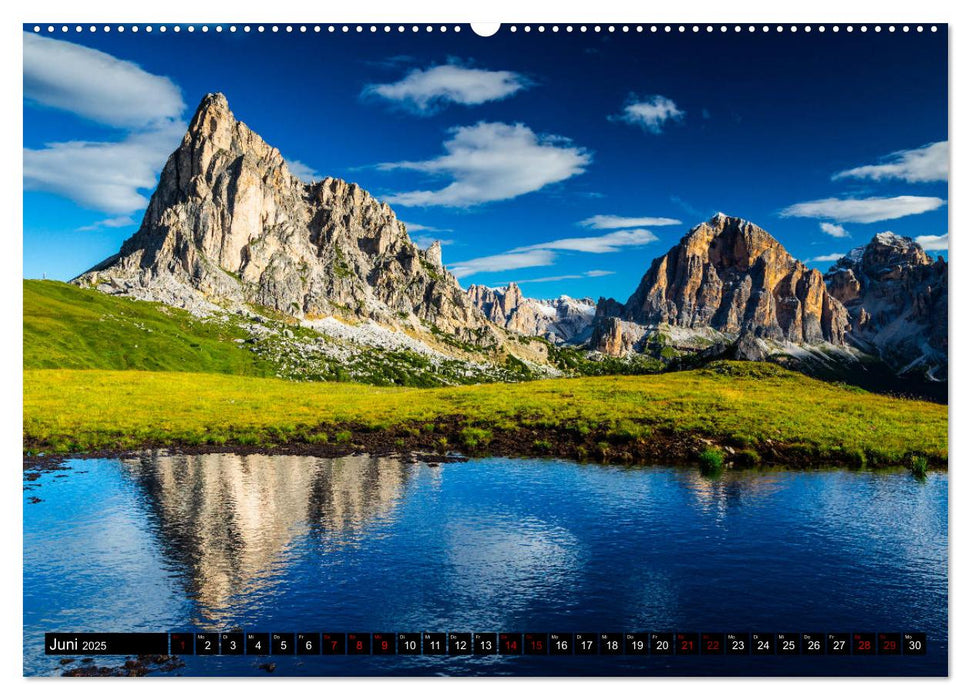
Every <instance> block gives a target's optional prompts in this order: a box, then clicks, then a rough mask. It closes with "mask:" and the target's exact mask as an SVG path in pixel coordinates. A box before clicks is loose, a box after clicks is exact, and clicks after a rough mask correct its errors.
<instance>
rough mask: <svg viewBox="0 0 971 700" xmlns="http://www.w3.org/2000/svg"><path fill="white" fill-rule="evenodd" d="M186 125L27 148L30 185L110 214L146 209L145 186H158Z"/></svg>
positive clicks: (26, 172) (27, 186)
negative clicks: (116, 138) (110, 138)
mask: <svg viewBox="0 0 971 700" xmlns="http://www.w3.org/2000/svg"><path fill="white" fill-rule="evenodd" d="M184 131H185V125H183V124H177V123H172V124H169V125H168V126H167V127H165V128H164V129H159V130H157V131H151V132H145V133H135V134H131V135H129V136H128V137H126V138H125V139H123V140H121V141H115V142H98V141H65V142H61V143H49V144H46V145H45V146H44V147H43V148H39V149H32V148H25V149H24V189H25V190H38V191H42V192H52V193H53V194H58V195H61V196H62V197H67V198H68V199H70V200H73V201H74V202H77V203H78V204H80V205H81V206H84V207H88V208H90V209H94V210H97V211H103V212H106V213H108V214H128V213H131V212H133V211H135V210H137V209H142V208H143V207H145V206H146V205H147V204H148V198H147V197H146V196H145V195H144V194H142V193H141V192H140V190H147V189H151V188H152V187H154V186H155V183H156V179H157V174H158V172H159V171H160V170H161V169H162V165H163V164H164V163H165V159H166V157H167V156H168V154H169V153H171V152H172V151H173V150H175V147H176V146H177V145H178V144H179V139H180V138H181V137H182V133H183V132H184Z"/></svg>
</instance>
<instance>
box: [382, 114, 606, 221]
mask: <svg viewBox="0 0 971 700" xmlns="http://www.w3.org/2000/svg"><path fill="white" fill-rule="evenodd" d="M450 134H451V136H450V138H449V139H448V140H447V141H446V142H445V143H444V147H445V154H444V155H441V156H438V157H437V158H432V159H430V160H424V161H402V162H398V163H382V164H380V165H379V166H378V167H379V168H381V169H383V170H395V169H399V170H412V171H415V172H421V173H427V174H429V175H437V176H443V177H448V178H450V179H451V180H452V182H451V183H450V184H448V185H447V186H446V187H444V188H442V189H439V190H415V191H411V192H399V193H396V194H393V195H391V196H389V197H386V199H387V200H388V201H389V202H392V203H395V204H402V205H405V206H447V207H465V206H470V205H474V204H483V203H485V202H497V201H501V200H505V199H512V198H514V197H518V196H520V195H523V194H526V193H528V192H535V191H537V190H540V189H542V188H544V187H546V186H547V185H550V184H552V183H555V182H560V181H562V180H566V179H568V178H571V177H573V176H574V175H578V174H580V173H582V172H583V171H584V170H585V169H586V166H587V165H589V164H590V162H591V155H590V153H589V152H587V151H586V150H585V149H583V148H580V147H578V146H574V145H573V144H572V142H571V141H570V140H569V139H566V138H563V137H561V136H550V135H542V134H536V133H534V132H533V131H532V129H530V128H529V127H528V126H526V125H525V124H503V123H497V122H479V123H478V124H476V125H474V126H462V127H456V128H453V129H451V130H450Z"/></svg>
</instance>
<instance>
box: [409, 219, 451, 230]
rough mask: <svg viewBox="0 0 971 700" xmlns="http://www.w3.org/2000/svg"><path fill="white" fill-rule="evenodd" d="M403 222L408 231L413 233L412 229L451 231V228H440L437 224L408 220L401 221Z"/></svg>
mask: <svg viewBox="0 0 971 700" xmlns="http://www.w3.org/2000/svg"><path fill="white" fill-rule="evenodd" d="M399 221H400V219H399ZM401 223H403V224H404V225H405V228H407V229H408V232H409V233H411V232H412V231H451V229H447V228H438V227H436V226H426V225H425V224H412V223H409V222H407V221H401Z"/></svg>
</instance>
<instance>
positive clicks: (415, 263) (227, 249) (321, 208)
mask: <svg viewBox="0 0 971 700" xmlns="http://www.w3.org/2000/svg"><path fill="white" fill-rule="evenodd" d="M75 281H76V282H77V283H78V284H83V285H89V286H94V287H96V288H98V289H100V290H102V291H106V292H114V293H124V294H128V295H130V296H135V297H139V298H147V299H153V300H156V301H161V302H164V303H167V304H171V305H176V306H181V307H186V308H190V309H191V308H197V307H198V308H206V307H207V306H223V307H227V306H228V307H230V308H231V307H233V306H234V305H235V306H240V305H247V304H257V305H260V306H263V307H268V308H270V309H273V310H275V311H278V312H280V313H283V314H287V315H290V316H295V317H298V318H303V319H313V318H317V317H323V316H332V315H333V316H338V317H344V318H348V317H350V318H360V319H372V320H374V321H377V322H379V323H381V324H383V325H386V326H392V327H397V328H405V329H413V330H414V331H416V332H435V333H437V332H444V333H446V334H448V335H449V336H451V337H454V338H457V339H459V340H461V341H463V342H470V343H476V344H481V345H496V344H497V343H498V342H499V334H498V333H497V331H496V329H495V328H494V326H492V325H491V324H490V323H489V322H488V321H487V320H486V318H485V317H484V316H483V314H482V313H481V311H479V309H478V308H477V307H476V306H475V304H473V303H472V301H471V299H469V297H468V296H467V295H466V293H465V292H464V291H463V290H462V288H461V287H460V286H459V284H458V282H457V281H456V279H455V278H454V277H453V276H452V275H451V274H450V273H449V272H448V271H447V270H446V269H445V268H444V267H443V265H442V260H441V248H440V247H439V246H437V245H433V246H432V247H430V248H429V249H428V250H422V249H420V248H418V247H417V246H416V245H415V244H414V243H413V242H412V241H411V239H410V238H409V237H408V233H407V231H406V230H405V226H404V225H403V224H402V223H401V222H399V221H398V220H397V218H396V217H395V214H394V212H393V211H392V210H391V208H390V207H389V206H388V205H387V204H385V203H382V202H379V201H378V200H376V199H375V198H374V197H372V196H371V195H370V194H368V193H367V192H366V191H364V190H363V189H362V188H360V187H359V186H357V185H356V184H353V183H348V182H345V181H343V180H339V179H335V178H325V179H324V180H321V181H319V182H314V183H310V184H307V183H304V182H301V181H300V180H299V179H298V178H296V177H294V176H293V175H292V174H291V173H290V171H289V169H288V168H287V164H286V162H285V161H284V159H283V157H282V156H281V155H280V152H279V151H278V150H277V149H276V148H273V147H272V146H270V145H268V144H267V143H266V142H264V141H263V139H262V138H260V137H259V136H258V135H257V134H255V133H254V132H253V131H252V130H250V129H249V128H248V127H247V126H246V125H245V124H243V123H242V122H240V121H238V120H237V119H236V118H235V117H234V116H233V113H232V112H231V111H230V109H229V105H228V103H227V101H226V98H225V97H224V96H223V95H221V94H210V95H207V96H206V97H205V98H204V99H203V100H202V102H201V104H200V105H199V108H198V109H197V111H196V113H195V116H194V117H193V118H192V121H191V123H190V125H189V129H188V132H187V133H186V135H185V137H184V138H183V140H182V143H181V145H180V146H179V148H178V149H177V150H176V151H175V152H174V153H173V154H172V155H171V156H170V157H169V159H168V162H167V163H166V164H165V167H164V169H163V171H162V174H161V177H160V179H159V184H158V188H157V189H156V191H155V193H154V194H153V195H152V198H151V202H150V204H149V206H148V209H147V210H146V212H145V216H144V219H143V221H142V224H141V227H140V228H139V229H138V231H137V232H136V233H135V234H134V235H133V236H132V237H131V238H129V239H128V240H127V241H125V243H124V245H123V246H122V248H121V251H120V252H119V253H118V254H117V255H115V256H112V257H111V258H109V259H108V260H105V261H104V262H102V263H101V264H99V265H97V266H96V267H94V268H93V269H91V270H89V271H88V272H86V273H85V274H83V275H81V276H80V277H78V278H77V279H76V280H75Z"/></svg>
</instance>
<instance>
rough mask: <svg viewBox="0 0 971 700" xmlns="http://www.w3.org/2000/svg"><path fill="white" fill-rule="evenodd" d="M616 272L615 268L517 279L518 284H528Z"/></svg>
mask: <svg viewBox="0 0 971 700" xmlns="http://www.w3.org/2000/svg"><path fill="white" fill-rule="evenodd" d="M612 274H614V271H613V270H588V271H586V272H584V273H582V274H574V275H553V276H552V277H534V278H533V279H528V280H516V284H528V283H538V282H562V281H564V280H582V279H586V278H588V277H606V276H607V275H612Z"/></svg>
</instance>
